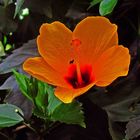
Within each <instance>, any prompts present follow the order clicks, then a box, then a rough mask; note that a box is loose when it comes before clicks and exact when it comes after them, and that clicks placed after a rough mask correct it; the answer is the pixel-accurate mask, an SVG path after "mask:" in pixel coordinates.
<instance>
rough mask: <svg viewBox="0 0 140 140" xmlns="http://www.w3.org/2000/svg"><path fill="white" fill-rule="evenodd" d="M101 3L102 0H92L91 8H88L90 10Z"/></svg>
mask: <svg viewBox="0 0 140 140" xmlns="http://www.w3.org/2000/svg"><path fill="white" fill-rule="evenodd" d="M101 1H102V0H92V1H91V2H90V6H89V7H88V10H89V9H90V8H91V7H93V6H95V5H96V4H98V3H100V2H101Z"/></svg>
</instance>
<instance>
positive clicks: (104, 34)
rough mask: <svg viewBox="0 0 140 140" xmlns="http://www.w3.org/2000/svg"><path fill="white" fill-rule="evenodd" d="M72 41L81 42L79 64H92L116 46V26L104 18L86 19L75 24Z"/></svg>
mask: <svg viewBox="0 0 140 140" xmlns="http://www.w3.org/2000/svg"><path fill="white" fill-rule="evenodd" d="M73 39H77V40H79V41H81V45H80V46H79V53H78V55H79V59H80V63H89V64H93V63H94V62H95V60H96V59H97V58H98V57H99V56H100V55H101V54H102V53H103V52H104V51H106V50H107V49H108V48H110V47H112V46H114V45H117V44H118V35H117V26H116V25H115V24H112V23H110V21H109V20H108V19H107V18H105V17H98V16H97V17H87V18H85V19H84V20H82V21H81V22H80V23H79V24H77V26H76V28H75V29H74V32H73Z"/></svg>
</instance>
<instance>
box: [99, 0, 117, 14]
mask: <svg viewBox="0 0 140 140" xmlns="http://www.w3.org/2000/svg"><path fill="white" fill-rule="evenodd" d="M117 2H118V0H102V2H101V3H100V7H99V13H100V15H101V16H105V15H108V14H110V13H111V12H112V11H113V9H114V8H115V6H116V4H117Z"/></svg>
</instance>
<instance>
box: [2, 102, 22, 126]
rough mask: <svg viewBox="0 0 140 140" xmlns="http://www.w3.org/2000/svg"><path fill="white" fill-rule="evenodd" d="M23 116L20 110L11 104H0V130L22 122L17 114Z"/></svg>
mask: <svg viewBox="0 0 140 140" xmlns="http://www.w3.org/2000/svg"><path fill="white" fill-rule="evenodd" d="M17 111H18V112H19V113H20V114H21V115H23V112H22V111H21V109H20V108H18V107H17V106H15V105H11V104H0V128H3V127H10V126H13V125H16V124H18V123H20V122H22V121H23V118H22V117H21V116H20V115H19V114H18V113H17Z"/></svg>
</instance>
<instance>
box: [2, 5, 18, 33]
mask: <svg viewBox="0 0 140 140" xmlns="http://www.w3.org/2000/svg"><path fill="white" fill-rule="evenodd" d="M13 10H14V6H13V5H8V6H7V7H6V8H4V7H2V6H0V31H1V32H3V33H4V34H8V33H10V32H15V31H16V29H17V27H18V25H17V23H16V22H15V21H14V20H13Z"/></svg>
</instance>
